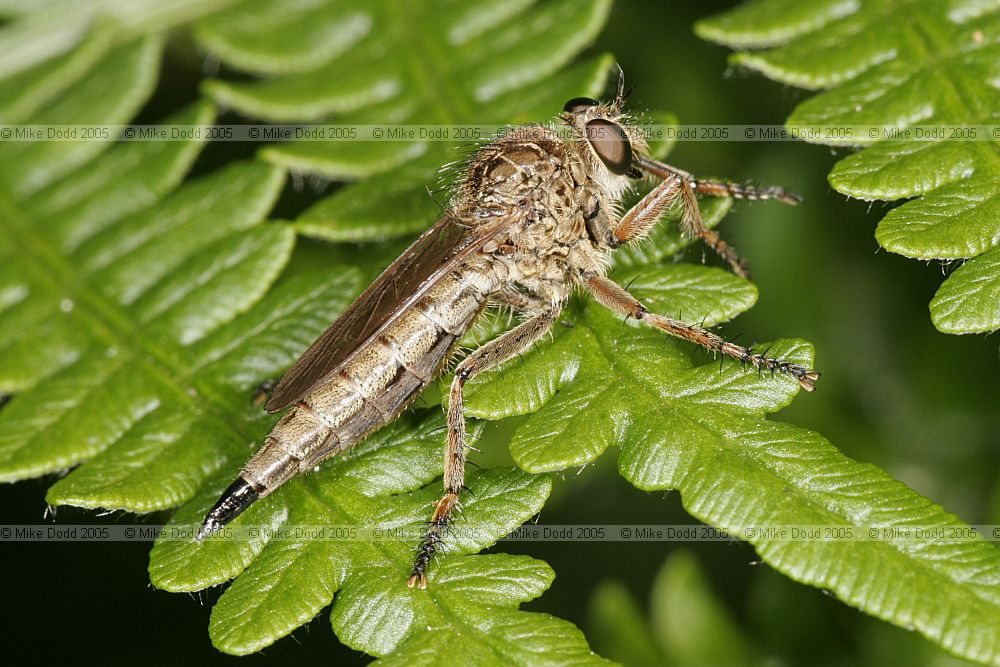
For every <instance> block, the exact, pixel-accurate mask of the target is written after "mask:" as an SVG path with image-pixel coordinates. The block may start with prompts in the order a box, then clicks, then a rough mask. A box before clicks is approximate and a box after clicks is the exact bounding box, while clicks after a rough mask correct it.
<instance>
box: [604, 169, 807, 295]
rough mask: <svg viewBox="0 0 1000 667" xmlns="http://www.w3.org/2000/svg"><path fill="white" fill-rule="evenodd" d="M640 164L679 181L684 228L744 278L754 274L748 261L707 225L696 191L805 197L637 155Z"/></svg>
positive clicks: (752, 196) (796, 200)
mask: <svg viewBox="0 0 1000 667" xmlns="http://www.w3.org/2000/svg"><path fill="white" fill-rule="evenodd" d="M636 164H637V165H638V166H639V167H640V168H642V169H643V170H645V171H647V172H649V173H650V174H653V175H654V176H657V177H659V178H662V179H664V183H667V182H672V181H677V185H676V186H674V187H675V188H676V190H677V192H678V197H679V199H680V201H681V205H682V213H681V228H682V229H683V230H684V231H685V232H687V233H688V234H691V235H693V236H697V237H698V238H700V239H701V240H702V241H703V242H704V243H705V245H707V246H708V247H709V248H711V249H712V250H713V251H714V252H715V253H716V254H717V255H719V257H721V258H722V259H724V260H725V261H726V263H727V264H729V266H730V268H731V269H732V271H733V273H735V274H736V275H738V276H742V277H743V278H748V277H750V270H749V267H748V266H747V263H746V262H745V261H744V260H743V258H741V257H740V255H739V253H737V252H736V250H735V249H734V248H733V247H732V246H731V245H729V244H728V243H726V241H725V239H723V238H722V237H721V236H720V235H719V233H718V232H716V231H715V230H714V229H709V228H708V227H706V226H705V222H704V220H702V218H701V211H700V210H699V209H698V199H697V198H696V197H695V194H696V193H697V194H701V195H705V196H708V197H727V196H729V197H735V198H737V199H751V200H763V199H776V200H778V201H781V202H784V203H786V204H792V205H794V204H798V203H799V202H801V201H802V198H801V197H799V196H798V195H797V194H795V193H793V192H788V191H787V190H785V189H783V188H779V187H766V188H758V187H754V186H751V185H737V184H735V183H726V182H724V181H715V180H699V179H696V178H695V177H694V176H692V175H691V174H689V173H688V172H686V171H684V170H682V169H677V168H676V167H671V166H670V165H668V164H664V163H662V162H659V161H657V160H653V159H651V158H644V157H640V158H637V159H636ZM661 185H662V184H661ZM654 192H655V190H654ZM642 204H643V202H639V204H637V205H636V207H635V208H639V207H641V206H642ZM633 210H634V209H633ZM629 213H631V211H629ZM626 216H627V214H626ZM623 220H624V218H623ZM626 240H627V239H626Z"/></svg>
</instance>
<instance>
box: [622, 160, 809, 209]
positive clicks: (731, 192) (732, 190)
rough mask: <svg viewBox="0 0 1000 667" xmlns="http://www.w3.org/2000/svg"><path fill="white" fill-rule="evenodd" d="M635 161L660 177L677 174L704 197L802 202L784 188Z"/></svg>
mask: <svg viewBox="0 0 1000 667" xmlns="http://www.w3.org/2000/svg"><path fill="white" fill-rule="evenodd" d="M636 162H637V163H638V164H639V166H640V167H642V168H643V169H645V170H646V171H648V172H649V173H651V174H653V175H654V176H659V177H660V178H668V177H670V176H679V177H680V178H682V179H684V180H686V181H688V182H689V183H690V184H691V189H693V190H694V191H695V192H696V193H698V194H700V195H704V196H706V197H733V198H734V199H748V200H750V201H764V200H767V199H774V200H777V201H780V202H781V203H783V204H788V205H789V206H795V205H797V204H801V203H802V197H801V196H799V195H797V194H795V193H794V192H791V191H789V190H786V189H784V188H781V187H778V186H775V185H769V186H766V187H760V186H756V185H750V184H739V183H728V182H726V181H719V180H715V179H706V178H695V176H694V175H693V174H690V173H688V172H686V171H684V170H683V169H678V168H677V167H672V166H670V165H669V164H664V163H663V162H660V161H659V160H653V159H651V158H638V159H637V160H636Z"/></svg>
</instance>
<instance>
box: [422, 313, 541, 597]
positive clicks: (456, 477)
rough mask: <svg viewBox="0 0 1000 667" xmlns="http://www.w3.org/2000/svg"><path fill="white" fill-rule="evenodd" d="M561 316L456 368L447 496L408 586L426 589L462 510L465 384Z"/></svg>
mask: <svg viewBox="0 0 1000 667" xmlns="http://www.w3.org/2000/svg"><path fill="white" fill-rule="evenodd" d="M558 315H559V313H558V311H557V310H555V309H552V310H551V311H547V312H544V313H542V314H541V315H536V316H535V317H533V318H531V319H530V320H527V321H525V322H522V323H521V324H519V325H517V326H516V327H514V328H513V329H511V330H510V331H508V332H507V333H505V334H503V335H501V336H499V337H498V338H495V339H494V340H492V341H490V342H489V343H486V344H485V345H483V346H482V347H480V348H479V349H477V350H476V351H475V352H473V353H472V354H470V355H469V356H468V357H466V358H465V360H464V361H463V362H462V363H460V364H459V365H458V367H457V368H456V369H455V379H454V380H453V381H452V383H451V395H450V400H449V403H448V445H447V449H446V451H445V457H444V495H443V496H441V499H440V500H439V501H438V502H437V505H435V507H434V514H433V515H432V516H431V520H430V523H429V524H428V527H427V533H426V534H425V535H424V539H423V541H422V542H421V544H420V548H419V550H418V552H417V557H416V560H415V561H414V563H413V570H412V571H411V572H410V578H409V579H408V580H407V582H406V584H407V586H409V587H410V588H413V587H414V586H419V587H420V588H427V569H428V567H429V566H430V562H431V559H432V558H433V557H434V554H435V553H436V552H437V551H438V549H439V547H440V544H441V540H442V538H443V536H444V532H445V531H446V530H447V528H448V524H449V522H450V521H451V518H452V515H453V514H454V512H455V510H456V509H458V507H459V494H460V493H461V491H462V488H463V486H464V484H465V448H466V442H465V412H464V409H463V404H462V389H463V388H464V387H465V383H466V382H468V381H469V380H470V379H471V378H473V377H475V376H476V375H478V374H479V373H482V372H483V371H487V370H489V369H491V368H495V367H497V366H499V365H500V364H502V363H504V362H506V361H509V360H510V359H512V358H513V357H515V356H517V355H518V354H520V353H521V352H524V351H525V350H527V349H528V348H529V347H531V345H532V344H534V343H535V341H537V340H538V339H539V338H541V337H542V336H543V335H544V334H545V332H547V331H548V330H549V329H550V328H552V324H553V323H554V322H555V321H556V318H557V317H558Z"/></svg>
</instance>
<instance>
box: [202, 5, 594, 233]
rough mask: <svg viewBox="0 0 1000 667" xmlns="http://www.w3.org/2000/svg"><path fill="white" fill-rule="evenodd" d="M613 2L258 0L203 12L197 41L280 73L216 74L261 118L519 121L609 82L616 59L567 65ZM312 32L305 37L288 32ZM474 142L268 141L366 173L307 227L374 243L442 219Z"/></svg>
mask: <svg viewBox="0 0 1000 667" xmlns="http://www.w3.org/2000/svg"><path fill="white" fill-rule="evenodd" d="M609 7H610V2H609V0H553V1H551V2H545V3H538V4H537V5H536V4H535V3H532V2H526V1H525V0H505V1H503V2H486V1H483V0H479V1H477V2H464V1H462V2H460V1H456V0H434V1H430V0H426V1H423V2H414V3H408V4H407V6H406V9H405V10H404V11H401V7H400V5H399V4H398V3H396V2H393V1H391V0H380V1H378V2H370V1H366V2H360V1H359V2H344V3H330V4H327V3H301V4H300V5H297V6H296V5H293V6H291V7H289V6H288V5H287V4H286V3H275V2H271V1H270V0H257V1H255V2H248V3H244V4H241V5H239V6H238V7H236V8H234V9H233V10H231V11H228V12H222V13H219V14H217V15H215V16H212V17H210V18H207V19H205V20H203V21H202V22H200V23H199V25H198V29H197V30H196V38H197V39H198V41H199V43H200V44H201V45H202V47H203V48H205V49H206V50H208V51H209V52H210V53H211V54H212V55H214V56H215V57H217V58H219V59H220V60H221V61H222V62H224V63H226V64H228V65H230V66H232V67H234V68H238V69H242V70H246V71H250V72H253V73H255V74H259V75H262V76H266V77H268V78H265V79H263V80H252V81H245V80H235V81H228V80H214V81H208V82H206V84H205V86H204V88H205V92H206V93H207V94H208V95H210V96H211V97H212V98H214V99H215V100H217V101H218V102H219V103H220V104H222V105H225V106H229V107H232V108H234V109H236V110H238V111H240V112H242V113H244V114H246V115H248V116H254V117H258V118H263V119H266V120H270V121H276V122H318V121H324V122H328V123H332V124H337V125H340V124H343V125H352V124H358V125H361V126H368V125H375V124H379V123H393V124H402V125H411V124H412V125H416V124H421V125H432V126H433V125H449V124H456V123H474V124H477V125H497V124H500V125H502V124H507V123H515V124H517V123H524V122H528V121H542V120H549V119H550V118H551V117H552V116H553V114H554V112H555V111H558V110H559V109H561V108H562V104H563V103H564V102H565V101H566V100H567V99H570V97H573V96H575V95H578V94H580V91H590V92H591V93H595V94H596V93H597V92H600V91H601V90H602V89H603V87H604V83H605V77H606V72H607V69H608V66H609V64H610V58H609V57H599V58H591V59H588V60H585V61H583V62H581V63H577V64H575V65H573V66H571V67H568V68H567V67H566V65H567V63H569V61H570V60H571V59H572V58H573V57H574V56H575V55H576V54H577V53H578V52H579V51H580V49H582V48H583V47H584V46H586V45H587V44H589V43H590V42H591V41H592V40H593V39H594V37H595V36H596V35H597V32H598V31H599V30H600V27H601V26H602V25H603V23H604V19H605V17H606V16H607V13H608V10H609ZM303 26H307V28H306V29H305V32H304V35H303V38H302V39H301V40H300V39H298V38H296V39H294V40H290V39H286V38H284V37H282V36H281V29H288V30H299V31H301V29H302V27H303ZM276 28H277V29H276ZM431 36H435V37H431ZM320 44H322V45H320ZM482 138H483V139H486V138H488V137H486V136H483V137H482ZM470 140H474V138H473V137H457V138H453V139H452V140H450V141H438V140H423V139H420V138H419V137H418V138H414V139H412V140H398V141H334V140H330V141H300V142H295V141H293V142H287V143H282V144H278V145H274V146H268V147H265V148H264V149H262V150H261V157H262V158H263V159H265V160H267V161H270V162H274V163H276V164H280V165H283V166H286V167H288V168H289V169H293V170H298V171H306V172H309V173H315V174H320V175H322V176H325V177H327V178H331V179H336V180H358V179H364V180H361V181H360V182H358V183H355V184H351V185H348V186H346V187H344V188H341V189H339V190H337V191H336V192H335V193H333V194H332V195H330V196H329V197H326V198H324V199H322V200H320V201H319V202H317V203H316V204H315V205H314V206H313V207H311V208H310V209H309V210H307V211H305V212H304V213H303V214H302V215H301V216H299V218H298V220H297V222H298V225H297V228H298V229H299V231H300V232H301V233H303V234H306V235H309V236H316V237H320V238H324V239H329V240H332V241H370V240H380V239H385V238H389V237H393V236H402V235H411V234H414V233H416V232H418V231H421V230H423V229H426V228H427V227H428V225H429V224H430V223H431V222H432V221H433V220H434V218H435V217H436V216H437V215H438V214H439V213H440V207H441V204H440V203H439V202H438V201H436V200H435V199H434V198H431V197H428V196H427V188H428V187H434V188H436V187H438V186H439V185H441V183H440V182H439V176H438V169H439V168H440V167H441V165H443V164H446V163H449V162H454V161H456V160H460V159H462V158H464V157H466V156H467V155H468V154H469V151H470V146H469V143H470ZM438 199H440V198H438Z"/></svg>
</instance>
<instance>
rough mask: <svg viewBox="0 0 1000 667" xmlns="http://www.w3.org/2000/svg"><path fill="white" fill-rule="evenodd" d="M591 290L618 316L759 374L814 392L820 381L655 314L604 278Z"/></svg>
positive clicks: (589, 286)
mask: <svg viewBox="0 0 1000 667" xmlns="http://www.w3.org/2000/svg"><path fill="white" fill-rule="evenodd" d="M587 289H588V290H590V293H591V294H593V295H594V298H595V299H596V300H597V302H598V303H600V304H601V305H602V306H605V307H607V308H610V309H611V310H613V311H615V312H616V313H619V314H621V315H625V316H626V317H633V318H635V319H637V320H640V321H642V322H646V323H647V324H650V325H652V326H654V327H656V328H657V329H659V330H660V331H662V332H664V333H667V334H670V335H671V336H676V337H677V338H681V339H683V340H687V341H690V342H692V343H696V344H697V345H701V346H702V347H704V348H706V349H708V350H711V351H712V352H718V353H721V354H724V355H726V356H727V357H731V358H733V359H736V360H737V361H740V362H742V363H744V364H749V365H751V366H753V367H754V368H756V369H757V370H759V371H770V372H772V373H787V374H788V375H791V376H792V377H794V378H795V379H796V380H798V381H799V384H800V385H801V386H802V388H803V389H805V390H806V391H812V390H813V389H814V387H815V382H816V380H818V379H819V373H818V372H816V371H814V370H812V369H809V368H805V367H804V366H799V365H798V364H793V363H791V362H789V361H785V360H783V359H773V358H771V357H766V356H764V355H763V354H758V353H755V352H753V351H752V350H750V349H749V348H746V347H742V346H740V345H737V344H735V343H731V342H729V341H727V340H726V339H724V338H721V337H719V336H717V335H715V334H714V333H712V332H711V331H706V330H705V329H702V328H701V327H697V326H695V325H693V324H687V323H685V322H681V321H679V320H674V319H670V318H669V317H664V316H663V315H657V314H656V313H651V312H649V311H648V310H646V307H645V306H644V305H642V303H641V302H640V301H639V300H638V299H636V298H635V297H634V296H632V295H631V294H629V293H628V291H627V290H626V289H625V288H624V287H622V286H621V285H619V284H618V283H616V282H614V281H613V280H610V279H608V278H605V277H603V276H594V277H592V278H590V280H589V281H588V282H587Z"/></svg>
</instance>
